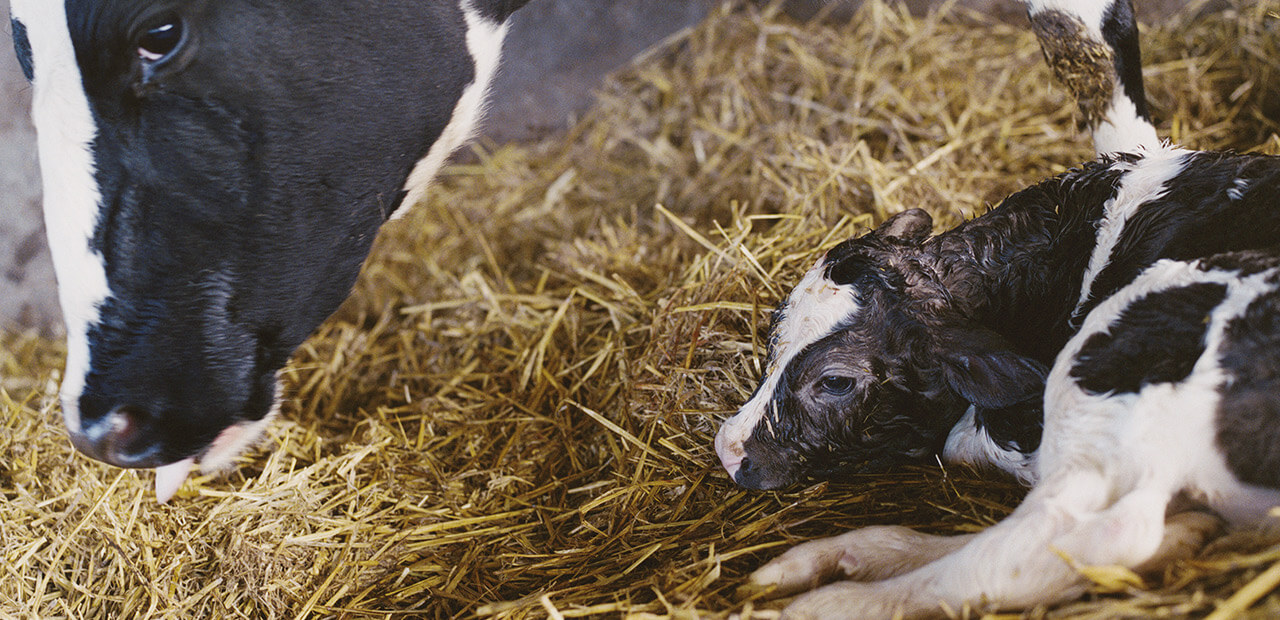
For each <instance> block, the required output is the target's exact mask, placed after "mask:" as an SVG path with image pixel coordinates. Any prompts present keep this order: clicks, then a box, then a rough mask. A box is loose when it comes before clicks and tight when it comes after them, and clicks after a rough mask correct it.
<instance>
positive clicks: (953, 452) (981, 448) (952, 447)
mask: <svg viewBox="0 0 1280 620" xmlns="http://www.w3.org/2000/svg"><path fill="white" fill-rule="evenodd" d="M942 460H943V461H945V462H947V463H957V464H961V465H969V466H971V467H977V468H979V469H982V468H988V467H994V468H996V469H999V470H1000V471H1003V472H1005V473H1008V474H1010V475H1012V476H1014V477H1016V478H1017V479H1018V481H1019V482H1022V483H1023V484H1025V485H1027V486H1030V485H1033V484H1035V481H1036V477H1035V475H1036V471H1035V453H1034V452H1032V453H1030V454H1023V453H1021V452H1018V451H1017V450H1005V449H1004V448H1001V447H1000V446H999V445H997V444H996V442H994V441H992V439H991V434H990V433H988V432H987V430H986V429H984V428H978V423H977V415H976V412H975V410H974V407H973V405H970V406H969V409H967V410H966V411H965V412H964V416H963V417H961V418H960V421H959V422H957V423H956V425H955V426H953V427H951V433H950V434H948V435H947V443H946V445H945V446H943V448H942Z"/></svg>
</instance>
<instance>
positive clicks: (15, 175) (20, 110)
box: [0, 0, 60, 328]
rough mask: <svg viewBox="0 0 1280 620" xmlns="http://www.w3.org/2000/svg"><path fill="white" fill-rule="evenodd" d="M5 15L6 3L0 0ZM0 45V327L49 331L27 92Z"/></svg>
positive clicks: (48, 275) (50, 297) (54, 315)
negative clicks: (33, 328)
mask: <svg viewBox="0 0 1280 620" xmlns="http://www.w3.org/2000/svg"><path fill="white" fill-rule="evenodd" d="M0 14H2V15H8V14H9V0H0ZM2 23H3V24H4V27H3V29H4V35H3V37H0V38H3V41H0V326H3V325H12V324H15V323H17V324H22V325H27V326H36V327H43V328H49V327H51V326H53V325H56V324H57V323H58V322H59V320H60V319H59V312H58V310H57V299H56V297H55V292H54V286H53V263H51V262H50V261H49V252H48V251H47V250H46V249H45V243H44V224H43V222H42V220H41V217H40V176H39V168H38V167H37V165H36V155H35V130H33V129H32V127H31V92H30V89H29V87H28V86H27V81H26V79H25V78H23V77H22V71H21V70H19V69H18V61H17V60H16V59H15V58H14V56H13V53H12V52H11V51H9V50H10V49H12V47H11V46H10V43H9V27H8V23H9V22H8V20H4V21H3V22H2Z"/></svg>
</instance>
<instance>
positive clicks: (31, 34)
mask: <svg viewBox="0 0 1280 620" xmlns="http://www.w3.org/2000/svg"><path fill="white" fill-rule="evenodd" d="M65 9H66V7H65V3H63V2H54V1H50V0H13V2H12V6H11V7H10V10H11V12H12V15H13V17H14V18H15V19H17V20H18V21H20V22H22V23H23V25H25V26H26V29H27V38H28V39H29V40H30V42H31V52H32V54H31V55H32V59H33V63H34V68H35V76H34V79H33V80H32V85H33V88H34V99H33V105H32V120H33V121H34V122H35V126H36V130H37V132H38V134H37V139H38V145H39V149H40V170H41V176H42V178H43V181H44V221H45V228H46V229H47V231H48V235H49V249H50V251H51V253H52V254H53V266H54V271H55V272H56V274H57V277H58V297H59V301H60V302H61V304H62V315H63V321H64V323H65V324H66V328H67V365H66V370H65V371H64V373H63V378H62V392H61V397H62V415H63V418H64V420H65V421H66V425H67V428H68V429H70V430H71V432H73V433H74V432H78V431H79V430H80V413H79V405H78V403H79V400H80V394H81V392H82V391H83V390H84V382H85V375H86V373H87V372H88V370H89V340H88V332H89V330H90V329H91V328H92V326H93V325H95V324H96V323H97V321H98V318H99V314H98V313H99V308H100V306H101V304H102V302H103V301H104V300H105V299H106V298H107V296H108V295H109V294H110V291H109V289H108V288H107V274H106V268H105V266H104V263H103V258H102V255H101V254H99V253H97V252H95V251H93V250H92V249H91V247H90V243H91V242H92V239H93V231H94V228H95V226H96V225H97V222H98V218H99V206H100V204H101V202H102V194H101V192H100V190H99V188H98V182H97V179H96V178H95V177H94V171H95V168H96V166H95V163H94V158H93V152H92V144H93V140H94V137H95V136H96V135H97V126H96V125H95V123H94V120H93V114H92V113H91V112H90V109H89V100H88V97H87V95H86V94H85V92H84V85H83V81H82V79H81V76H80V67H79V66H78V65H77V64H76V56H75V48H74V47H73V45H72V43H71V34H70V32H69V31H68V29H67V16H66V12H65Z"/></svg>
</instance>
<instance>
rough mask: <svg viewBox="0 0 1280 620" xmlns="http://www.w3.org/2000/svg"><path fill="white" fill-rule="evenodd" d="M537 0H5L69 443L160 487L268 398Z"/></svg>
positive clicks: (465, 128)
mask: <svg viewBox="0 0 1280 620" xmlns="http://www.w3.org/2000/svg"><path fill="white" fill-rule="evenodd" d="M524 2H525V0H376V1H372V2H370V1H368V0H358V1H357V0H327V1H325V2H295V1H292V0H263V1H252V2H250V1H244V0H12V3H11V5H12V6H11V12H12V27H13V34H14V42H15V47H16V49H17V53H18V58H19V60H20V63H21V65H22V67H23V69H24V70H25V72H26V73H27V76H28V78H30V79H31V81H32V84H33V90H34V112H33V114H34V120H35V125H36V128H37V130H38V134H39V150H40V163H41V168H42V171H43V178H44V195H45V208H44V213H45V222H46V226H47V228H48V232H49V242H50V243H49V245H50V248H51V250H52V252H53V258H54V266H55V268H56V272H57V275H58V280H59V282H58V284H59V296H60V299H61V304H62V309H63V313H64V319H65V324H66V328H67V365H66V371H65V373H64V375H63V381H62V388H61V400H62V410H63V415H64V418H65V420H66V425H67V428H68V430H69V432H70V434H71V438H72V441H73V442H74V444H75V445H76V447H77V448H79V449H80V450H81V451H83V452H84V453H86V454H88V455H90V456H92V457H94V458H97V459H100V460H103V461H106V462H108V463H111V464H114V465H119V466H122V467H140V468H149V467H155V468H158V470H157V478H156V482H157V491H158V495H159V496H160V498H161V499H162V500H163V499H165V498H167V497H168V496H169V495H170V494H171V493H172V492H173V491H174V490H175V489H176V488H177V487H178V485H180V484H181V483H182V481H183V479H184V478H185V477H186V474H187V472H188V471H189V470H190V468H191V467H192V466H193V464H194V463H195V461H197V460H199V461H200V464H201V466H202V467H203V468H205V469H209V468H214V467H218V466H220V465H222V464H224V463H227V462H228V461H229V460H230V459H231V458H232V457H234V456H235V455H236V454H237V453H238V452H239V451H240V450H242V449H243V448H244V446H245V445H246V444H247V443H249V442H251V441H253V440H254V438H256V437H257V436H259V434H260V433H261V431H262V429H263V428H264V426H265V423H266V421H267V420H268V419H269V418H270V417H271V413H272V412H273V411H274V410H275V408H276V404H277V398H278V387H277V378H276V374H277V372H278V371H279V369H280V368H281V367H282V366H283V365H284V363H285V361H286V360H287V359H288V358H289V356H290V354H291V353H292V352H293V351H294V349H295V348H296V347H297V346H298V345H299V344H300V343H301V342H302V341H303V339H304V338H306V337H307V335H308V334H309V333H310V332H311V331H312V330H313V329H314V328H315V327H316V326H317V325H318V324H319V323H320V322H321V321H322V320H324V319H325V318H326V317H327V316H328V315H329V314H330V313H331V312H332V311H333V310H334V309H336V308H337V306H338V305H339V303H340V302H341V301H342V300H343V299H344V298H345V297H346V296H347V294H348V292H349V291H350V288H351V285H352V282H353V281H354V279H355V277H356V275H357V273H358V271H359V269H360V265H361V263H362V262H363V261H364V259H365V257H366V255H367V254H368V252H369V249H370V244H371V243H372V242H373V238H374V235H375V234H376V233H377V231H378V228H379V226H380V225H381V224H382V223H383V222H384V221H386V220H387V219H390V218H394V217H396V216H397V215H398V214H399V213H400V212H401V211H402V209H403V208H405V207H407V206H410V205H413V204H414V203H416V202H418V201H419V199H420V198H421V197H422V196H423V192H424V190H425V188H426V187H427V185H428V183H429V182H430V181H431V179H432V177H433V176H434V175H435V174H436V171H437V170H438V169H439V168H440V167H441V165H442V164H443V162H444V161H445V159H446V157H448V155H449V154H450V153H451V152H452V151H453V150H454V149H455V148H457V147H458V146H459V145H460V144H462V143H463V142H464V141H465V140H466V139H467V138H468V136H469V135H470V133H471V131H472V129H473V127H475V125H476V122H477V120H478V119H479V117H480V116H481V112H482V110H483V107H484V99H485V94H486V90H487V89H488V85H489V83H490V80H491V78H492V77H493V75H494V72H495V69H496V66H497V63H498V56H499V51H500V49H501V45H502V39H503V35H504V32H505V28H506V26H505V25H504V24H505V21H506V19H507V17H508V16H509V15H510V14H511V13H512V11H514V10H515V9H517V8H518V7H519V6H520V5H522V4H524Z"/></svg>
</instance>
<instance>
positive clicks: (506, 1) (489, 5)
mask: <svg viewBox="0 0 1280 620" xmlns="http://www.w3.org/2000/svg"><path fill="white" fill-rule="evenodd" d="M528 2H529V0H480V1H479V2H476V3H474V4H473V5H472V6H474V7H475V8H476V10H477V11H479V12H480V14H481V15H483V16H485V17H487V18H489V19H491V20H493V21H495V22H502V21H506V19H507V18H508V17H511V14H512V13H514V12H515V11H516V9H519V8H520V7H522V6H524V5H525V4H528Z"/></svg>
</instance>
